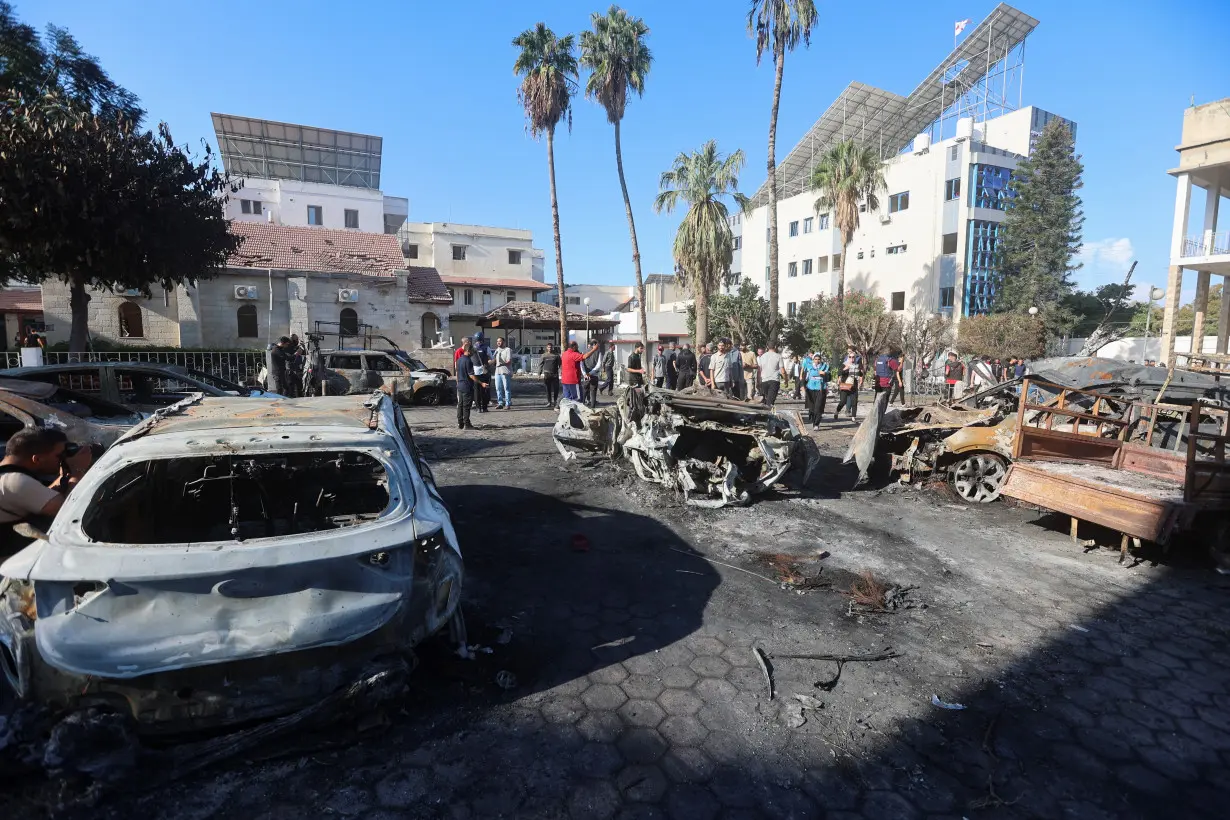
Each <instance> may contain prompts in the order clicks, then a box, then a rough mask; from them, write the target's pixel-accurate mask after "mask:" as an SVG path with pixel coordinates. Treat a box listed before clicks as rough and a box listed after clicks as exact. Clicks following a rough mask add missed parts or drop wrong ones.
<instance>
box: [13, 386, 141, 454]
mask: <svg viewBox="0 0 1230 820" xmlns="http://www.w3.org/2000/svg"><path fill="white" fill-rule="evenodd" d="M142 418H143V416H142V415H141V414H140V413H135V412H133V411H132V410H129V409H128V408H127V407H123V406H121V405H118V404H113V403H112V402H109V401H106V400H105V399H101V398H99V397H97V396H87V395H85V394H83V393H78V392H76V391H74V390H68V389H67V388H63V387H58V386H56V385H54V384H45V383H43V382H32V381H24V380H21V379H6V378H0V445H2V444H3V443H4V442H7V441H8V440H9V437H10V436H12V435H13V433H15V432H17V431H18V430H21V429H23V428H25V427H49V428H55V429H58V430H62V431H63V432H64V434H65V435H67V436H68V439H69V441H73V442H76V443H78V444H86V443H90V444H101V445H103V446H106V445H109V444H111V442H113V441H115V440H116V439H117V438H119V437H120V436H122V435H123V434H124V433H126V432H128V430H129V429H131V428H132V427H133V425H135V424H137V423H138V422H140V421H141V419H142Z"/></svg>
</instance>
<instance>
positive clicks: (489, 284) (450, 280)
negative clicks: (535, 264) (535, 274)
mask: <svg viewBox="0 0 1230 820" xmlns="http://www.w3.org/2000/svg"><path fill="white" fill-rule="evenodd" d="M440 278H441V279H443V280H444V284H446V285H473V286H474V287H481V288H508V289H510V290H511V289H513V288H518V289H520V290H550V289H551V288H553V287H555V286H554V285H544V284H543V283H542V282H539V281H538V280H537V279H488V278H485V277H482V276H463V275H448V276H444V275H441V276H440Z"/></svg>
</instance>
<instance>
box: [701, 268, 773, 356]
mask: <svg viewBox="0 0 1230 820" xmlns="http://www.w3.org/2000/svg"><path fill="white" fill-rule="evenodd" d="M772 325H773V310H772V308H771V307H769V300H768V299H764V298H762V297H761V295H760V288H758V287H756V285H754V284H752V283H751V282H749V281H748V280H746V279H744V280H743V281H742V282H741V283H740V284H739V290H738V292H736V293H734V294H731V295H726V294H724V293H719V294H716V295H715V296H713V297H712V298H711V299H710V301H709V335H708V337H706V338H704V339H701V338H699V337H697V336H696V333H695V331H696V309H695V307H694V306H691V305H689V306H688V333H689V334H691V335H692V337H693V338H695V339H696V342H697V344H704V343H705V342H710V341H713V340H714V339H720V338H722V337H726V338H729V339H732V340H734V341H746V342H747V343H748V344H750V345H751V346H752V347H764V346H765V345H767V344H768V342H769V332H770V330H771V328H772Z"/></svg>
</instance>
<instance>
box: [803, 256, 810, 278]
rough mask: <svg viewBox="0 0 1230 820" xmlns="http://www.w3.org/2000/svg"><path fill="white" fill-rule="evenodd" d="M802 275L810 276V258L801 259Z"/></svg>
mask: <svg viewBox="0 0 1230 820" xmlns="http://www.w3.org/2000/svg"><path fill="white" fill-rule="evenodd" d="M803 275H804V276H811V260H810V259H804V260H803Z"/></svg>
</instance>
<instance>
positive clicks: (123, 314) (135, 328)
mask: <svg viewBox="0 0 1230 820" xmlns="http://www.w3.org/2000/svg"><path fill="white" fill-rule="evenodd" d="M144 337H145V328H144V327H142V326H141V306H140V305H138V304H137V303H136V302H124V303H122V304H121V305H120V338H121V339H141V338H144Z"/></svg>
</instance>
